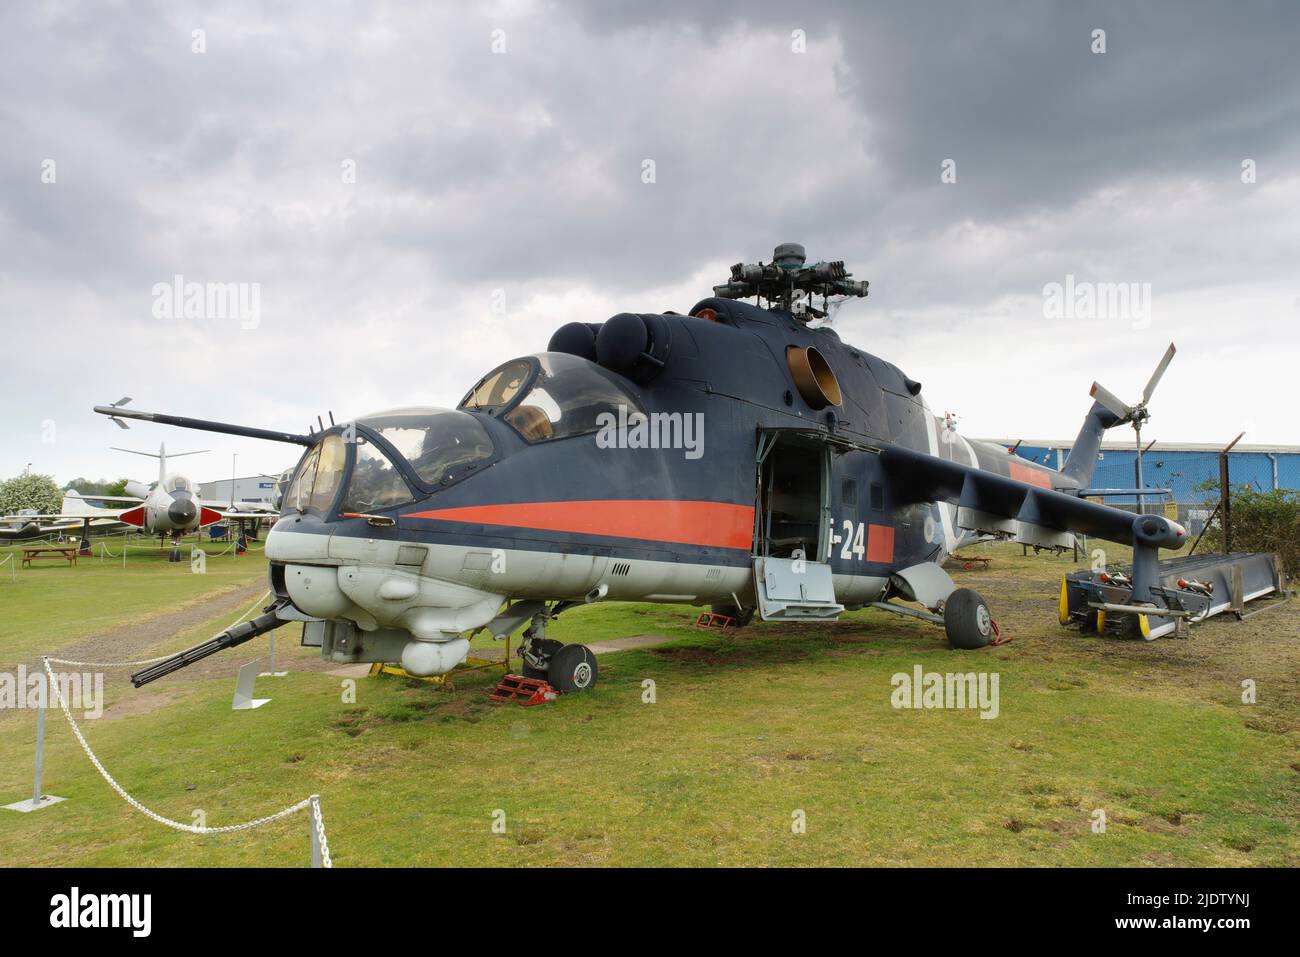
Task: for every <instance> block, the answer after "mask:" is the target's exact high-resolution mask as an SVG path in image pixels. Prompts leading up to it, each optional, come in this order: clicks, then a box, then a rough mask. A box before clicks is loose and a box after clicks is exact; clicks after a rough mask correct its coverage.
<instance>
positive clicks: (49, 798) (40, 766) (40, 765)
mask: <svg viewBox="0 0 1300 957" xmlns="http://www.w3.org/2000/svg"><path fill="white" fill-rule="evenodd" d="M41 683H42V684H44V685H45V686H46V687H45V694H44V695H42V696H41V699H40V703H39V704H38V705H37V706H36V774H35V780H34V781H33V784H32V799H31V800H30V801H19V802H18V803H17V804H6V805H5V806H4V807H5V810H7V811H22V812H23V813H24V814H25V813H27V812H29V811H39V810H40V809H41V808H43V807H49V806H50V805H51V804H58V803H59V802H60V801H65V800H67V799H66V798H61V797H55V796H54V795H52V794H42V793H41V784H42V781H41V777H42V776H43V772H44V771H45V703H46V697H47V696H48V695H51V694H53V693H54V689H53V688H51V687H50V686H49V682H48V680H47V678H46V675H45V674H42V675H41Z"/></svg>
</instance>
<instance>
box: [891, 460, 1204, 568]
mask: <svg viewBox="0 0 1300 957" xmlns="http://www.w3.org/2000/svg"><path fill="white" fill-rule="evenodd" d="M880 458H881V462H882V464H884V465H885V467H886V470H887V472H888V474H889V475H890V478H891V480H892V482H893V489H894V494H895V500H896V501H898V502H899V504H910V503H918V502H947V503H949V504H952V505H956V506H957V507H958V509H957V524H958V526H960V527H962V528H966V529H970V530H973V531H979V532H991V533H994V534H997V533H1004V534H1005V533H1012V534H1015V533H1016V532H1017V530H1018V526H1019V525H1021V524H1023V525H1031V526H1034V527H1037V528H1041V529H1046V530H1049V531H1055V532H1082V533H1083V534H1085V535H1089V536H1093V537H1095V538H1100V539H1104V540H1105V541H1109V542H1118V543H1120V544H1123V545H1132V544H1133V543H1134V541H1135V539H1140V540H1141V541H1142V542H1143V543H1144V544H1149V545H1156V546H1159V547H1162V548H1178V547H1181V546H1182V545H1183V544H1184V542H1185V541H1186V534H1187V533H1186V532H1185V531H1184V530H1183V528H1182V526H1181V525H1179V524H1178V523H1177V522H1171V521H1169V519H1167V518H1165V517H1163V516H1161V515H1138V514H1136V513H1134V512H1126V511H1124V510H1122V509H1118V508H1112V507H1111V506H1109V505H1099V504H1097V503H1095V502H1089V501H1086V500H1084V499H1082V498H1079V497H1078V496H1075V495H1071V494H1069V493H1067V492H1057V491H1054V490H1052V489H1050V488H1043V487H1040V486H1038V485H1032V484H1030V483H1028V482H1021V481H1018V480H1017V479H1013V478H1010V477H1008V476H1006V475H998V474H996V473H994V472H986V471H984V470H982V469H977V468H974V467H973V466H969V465H961V464H959V463H957V462H950V461H948V460H947V459H941V458H938V457H936V456H933V455H928V454H926V453H925V452H917V451H915V450H914V449H906V448H902V447H901V446H892V445H891V446H884V447H882V448H881V450H880Z"/></svg>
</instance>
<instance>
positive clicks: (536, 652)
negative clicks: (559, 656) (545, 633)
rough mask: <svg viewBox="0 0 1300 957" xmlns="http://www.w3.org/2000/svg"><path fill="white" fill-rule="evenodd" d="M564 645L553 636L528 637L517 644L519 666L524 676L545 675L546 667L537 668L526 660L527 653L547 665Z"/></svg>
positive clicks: (535, 676)
mask: <svg viewBox="0 0 1300 957" xmlns="http://www.w3.org/2000/svg"><path fill="white" fill-rule="evenodd" d="M563 647H564V643H563V642H560V641H556V640H555V639H554V638H528V637H527V636H525V641H524V643H523V644H521V645H520V646H519V667H520V668H521V669H523V674H524V677H525V678H542V679H545V678H546V675H547V671H546V668H538V667H537V666H536V665H534V664H533V663H532V662H530V661H529V660H528V653H529V652H531V653H532V656H533V658H534V659H536V660H538V661H541V662H544V663H546V664H547V665H549V663H550V660H551V657H552V656H553V655H554V654H555V653H556V652H557V651H559V650H560V649H561V648H563Z"/></svg>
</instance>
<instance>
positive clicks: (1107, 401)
mask: <svg viewBox="0 0 1300 957" xmlns="http://www.w3.org/2000/svg"><path fill="white" fill-rule="evenodd" d="M1088 394H1089V395H1090V396H1092V397H1093V398H1094V399H1096V400H1097V401H1098V402H1100V403H1101V404H1102V405H1104V406H1105V407H1106V408H1108V409H1110V411H1112V412H1114V413H1115V414H1116V415H1118V416H1119V417H1120V418H1121V419H1127V418H1128V417H1129V416H1130V415H1132V414H1133V410H1132V409H1130V408H1129V407H1128V406H1127V405H1125V404H1124V403H1123V402H1121V401H1120V400H1119V398H1118V397H1117V396H1116V395H1115V393H1113V392H1111V391H1110V390H1109V389H1107V388H1106V387H1105V386H1103V385H1102V384H1101V383H1100V382H1094V383H1093V384H1092V388H1091V389H1089V390H1088Z"/></svg>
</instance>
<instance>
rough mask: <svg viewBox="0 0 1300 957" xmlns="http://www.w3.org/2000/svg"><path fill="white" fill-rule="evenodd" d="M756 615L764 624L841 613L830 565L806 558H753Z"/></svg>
mask: <svg viewBox="0 0 1300 957" xmlns="http://www.w3.org/2000/svg"><path fill="white" fill-rule="evenodd" d="M754 578H755V581H756V582H757V585H758V612H759V616H760V617H761V618H762V619H763V620H764V621H789V620H793V619H799V618H818V619H833V618H838V617H839V616H840V614H841V613H842V612H843V611H844V606H843V605H841V604H840V603H839V602H837V601H836V600H835V585H834V582H833V580H832V578H831V567H830V565H826V564H823V563H822V562H813V561H808V560H806V559H798V560H796V559H790V558H756V559H754Z"/></svg>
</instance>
